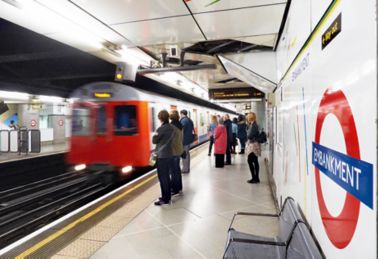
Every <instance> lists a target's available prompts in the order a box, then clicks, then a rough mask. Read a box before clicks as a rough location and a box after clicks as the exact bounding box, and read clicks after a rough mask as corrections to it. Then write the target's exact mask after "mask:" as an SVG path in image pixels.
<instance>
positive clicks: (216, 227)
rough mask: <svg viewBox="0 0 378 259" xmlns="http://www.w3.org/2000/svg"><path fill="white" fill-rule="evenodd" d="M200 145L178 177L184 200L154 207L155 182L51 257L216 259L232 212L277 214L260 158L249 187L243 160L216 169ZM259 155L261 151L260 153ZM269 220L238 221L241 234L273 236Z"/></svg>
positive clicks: (238, 158) (235, 158) (240, 157)
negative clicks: (256, 174)
mask: <svg viewBox="0 0 378 259" xmlns="http://www.w3.org/2000/svg"><path fill="white" fill-rule="evenodd" d="M207 149H208V146H207V145H203V146H202V147H200V148H198V149H197V150H196V151H195V154H193V156H192V163H191V173H190V174H184V175H183V186H184V189H183V195H182V196H178V197H173V200H172V204H171V205H165V206H160V207H159V206H155V205H154V204H153V202H154V201H155V200H156V199H157V198H158V197H159V196H160V187H159V183H157V182H156V183H155V184H153V185H152V187H150V188H148V189H147V190H146V191H144V192H143V193H140V194H139V195H138V196H136V197H135V198H134V199H132V200H130V201H129V202H127V203H126V204H125V205H123V206H122V207H120V208H119V209H117V210H116V211H115V212H114V213H112V214H111V215H110V216H109V217H106V218H105V219H103V220H102V221H100V222H99V223H98V224H96V225H95V226H93V227H92V228H91V229H90V230H89V231H87V232H85V233H84V234H81V235H80V236H79V237H78V238H76V239H75V240H73V241H72V242H71V243H70V244H69V245H68V246H66V247H65V248H63V249H61V250H60V251H58V252H57V253H56V254H55V255H54V256H53V257H52V258H54V259H61V258H94V259H104V258H221V257H222V256H223V253H224V250H225V244H226V239H227V230H228V227H229V225H230V223H231V219H232V217H233V215H234V213H235V212H237V211H245V212H260V213H276V212H277V210H276V205H275V202H274V200H273V196H272V192H271V189H270V186H269V181H268V176H267V168H266V165H265V162H264V159H265V157H266V155H267V154H266V153H265V156H264V154H263V155H262V157H260V159H259V162H260V180H261V182H260V184H249V183H247V182H246V181H247V180H248V179H250V172H249V168H248V164H247V156H246V155H233V160H232V165H228V166H225V167H224V168H215V159H214V157H213V156H211V157H210V156H208V155H207ZM263 153H264V152H263ZM274 220H275V219H271V218H259V219H258V220H257V219H253V218H252V219H251V218H250V217H238V219H237V220H236V221H235V222H234V225H233V226H234V227H235V228H237V229H241V230H243V232H247V233H253V234H256V235H263V236H271V237H273V236H275V235H276V234H277V232H278V227H277V225H276V224H273V223H272V221H274Z"/></svg>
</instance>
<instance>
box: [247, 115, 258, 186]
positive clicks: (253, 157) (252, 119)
mask: <svg viewBox="0 0 378 259" xmlns="http://www.w3.org/2000/svg"><path fill="white" fill-rule="evenodd" d="M247 121H248V131H247V137H248V165H249V170H250V171H251V175H252V179H250V180H248V181H247V182H248V183H259V182H260V178H259V169H260V166H259V160H258V156H260V155H261V148H260V144H259V143H258V141H257V139H258V137H259V126H258V125H257V123H256V114H255V113H254V112H250V113H249V114H248V117H247Z"/></svg>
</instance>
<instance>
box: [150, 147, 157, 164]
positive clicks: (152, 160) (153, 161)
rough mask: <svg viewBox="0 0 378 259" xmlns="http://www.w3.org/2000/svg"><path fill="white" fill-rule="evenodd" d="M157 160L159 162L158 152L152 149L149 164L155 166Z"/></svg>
mask: <svg viewBox="0 0 378 259" xmlns="http://www.w3.org/2000/svg"><path fill="white" fill-rule="evenodd" d="M156 162H157V153H156V151H155V150H152V151H151V154H150V160H149V161H148V164H149V165H150V166H152V167H153V166H155V165H156Z"/></svg>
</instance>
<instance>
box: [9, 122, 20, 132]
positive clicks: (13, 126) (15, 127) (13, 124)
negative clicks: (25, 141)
mask: <svg viewBox="0 0 378 259" xmlns="http://www.w3.org/2000/svg"><path fill="white" fill-rule="evenodd" d="M9 128H10V129H11V130H18V126H17V124H16V123H14V120H11V121H10V123H9Z"/></svg>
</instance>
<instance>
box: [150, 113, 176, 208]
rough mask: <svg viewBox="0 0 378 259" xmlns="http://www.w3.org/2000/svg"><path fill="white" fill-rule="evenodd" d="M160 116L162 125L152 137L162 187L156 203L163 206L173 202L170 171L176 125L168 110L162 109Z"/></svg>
mask: <svg viewBox="0 0 378 259" xmlns="http://www.w3.org/2000/svg"><path fill="white" fill-rule="evenodd" d="M158 118H159V120H160V122H161V126H160V127H159V128H158V129H157V130H156V133H157V134H156V135H154V136H153V137H152V143H154V144H156V153H157V174H158V177H159V182H160V189H161V197H160V198H159V199H158V200H157V201H155V205H157V206H161V205H165V204H169V203H170V202H171V180H170V177H169V172H170V169H171V165H172V159H173V149H172V141H173V137H174V129H173V127H174V126H172V125H170V124H169V113H168V111H166V110H162V111H160V112H159V114H158Z"/></svg>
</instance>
